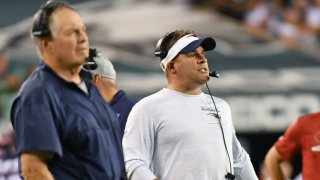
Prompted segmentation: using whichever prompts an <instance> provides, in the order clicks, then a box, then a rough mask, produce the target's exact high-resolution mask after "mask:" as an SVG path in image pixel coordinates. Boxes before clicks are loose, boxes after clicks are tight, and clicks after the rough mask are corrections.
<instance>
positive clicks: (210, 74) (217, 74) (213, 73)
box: [209, 71, 220, 78]
mask: <svg viewBox="0 0 320 180" xmlns="http://www.w3.org/2000/svg"><path fill="white" fill-rule="evenodd" d="M209 76H211V77H215V78H219V76H220V74H219V73H218V72H217V71H212V72H211V73H209Z"/></svg>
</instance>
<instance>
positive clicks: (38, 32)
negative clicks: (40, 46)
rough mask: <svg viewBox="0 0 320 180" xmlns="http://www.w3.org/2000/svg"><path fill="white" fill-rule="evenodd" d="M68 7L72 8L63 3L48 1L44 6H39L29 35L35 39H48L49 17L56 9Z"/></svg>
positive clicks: (49, 34)
mask: <svg viewBox="0 0 320 180" xmlns="http://www.w3.org/2000/svg"><path fill="white" fill-rule="evenodd" d="M61 6H64V7H68V8H71V9H73V8H72V6H71V5H70V4H69V3H67V2H64V1H54V0H49V1H47V2H46V3H45V4H43V5H41V7H40V9H39V11H38V12H37V13H36V14H35V16H34V20H33V26H32V29H31V33H32V35H33V36H35V37H50V36H51V31H50V28H49V20H50V16H51V14H52V13H53V11H54V10H56V9H57V8H58V7H61Z"/></svg>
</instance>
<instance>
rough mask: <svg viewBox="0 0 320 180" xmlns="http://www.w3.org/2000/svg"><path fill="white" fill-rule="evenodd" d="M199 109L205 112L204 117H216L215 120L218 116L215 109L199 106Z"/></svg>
mask: <svg viewBox="0 0 320 180" xmlns="http://www.w3.org/2000/svg"><path fill="white" fill-rule="evenodd" d="M200 108H201V110H202V111H205V112H206V115H208V116H213V117H216V118H218V116H219V115H218V113H217V111H216V110H215V109H212V108H211V107H208V106H201V107H200ZM218 112H219V111H218Z"/></svg>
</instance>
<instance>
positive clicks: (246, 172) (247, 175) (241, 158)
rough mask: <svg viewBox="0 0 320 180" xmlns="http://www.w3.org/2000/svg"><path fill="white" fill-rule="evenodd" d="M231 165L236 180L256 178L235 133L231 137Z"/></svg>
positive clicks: (246, 154) (247, 156) (256, 179)
mask: <svg viewBox="0 0 320 180" xmlns="http://www.w3.org/2000/svg"><path fill="white" fill-rule="evenodd" d="M232 151H233V166H234V174H235V176H236V179H237V180H258V177H257V175H256V173H255V171H254V168H253V166H252V163H251V160H250V157H249V155H248V153H247V152H246V151H245V150H244V149H243V147H242V146H241V144H240V142H239V141H238V139H237V137H236V135H235V133H233V138H232Z"/></svg>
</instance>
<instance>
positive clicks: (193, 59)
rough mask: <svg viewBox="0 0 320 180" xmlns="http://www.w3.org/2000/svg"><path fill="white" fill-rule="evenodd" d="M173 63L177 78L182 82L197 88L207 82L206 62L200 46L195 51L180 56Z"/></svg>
mask: <svg viewBox="0 0 320 180" xmlns="http://www.w3.org/2000/svg"><path fill="white" fill-rule="evenodd" d="M174 63H175V68H176V70H177V76H178V77H179V79H181V80H182V82H185V83H187V84H189V85H191V86H199V85H202V84H204V83H206V82H207V81H208V80H209V68H208V62H207V58H206V57H205V51H204V49H203V48H202V47H201V46H199V47H198V48H197V49H196V50H195V51H192V52H188V53H182V54H180V55H179V56H178V57H177V59H176V60H175V62H174Z"/></svg>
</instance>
